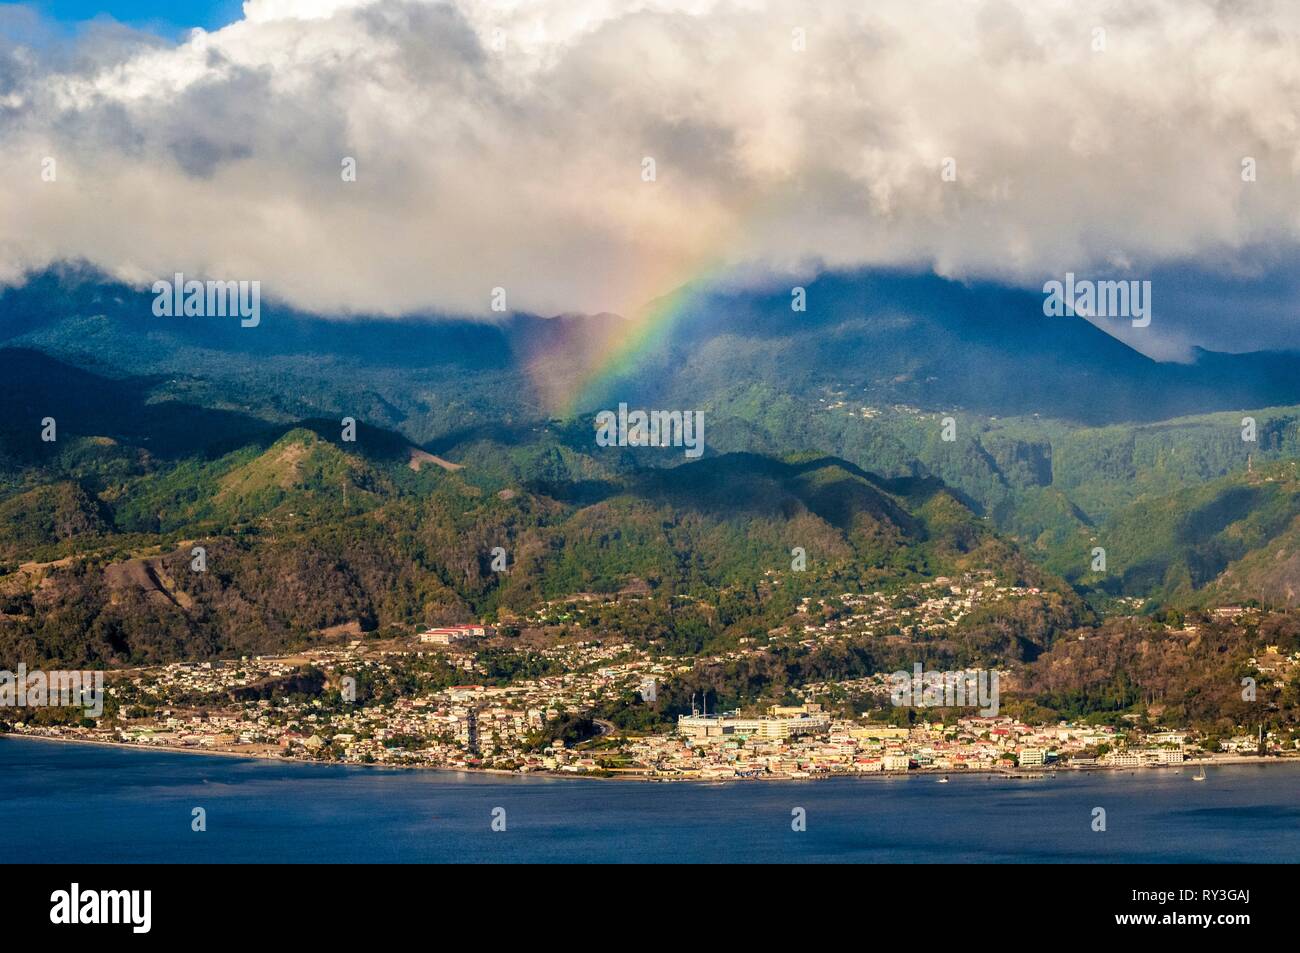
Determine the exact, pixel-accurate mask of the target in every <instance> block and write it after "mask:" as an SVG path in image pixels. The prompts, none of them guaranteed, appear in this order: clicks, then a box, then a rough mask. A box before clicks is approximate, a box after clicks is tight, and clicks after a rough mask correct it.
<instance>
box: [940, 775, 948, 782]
mask: <svg viewBox="0 0 1300 953" xmlns="http://www.w3.org/2000/svg"><path fill="white" fill-rule="evenodd" d="M939 783H940V784H947V783H948V775H946V774H945V775H944V776H943V777H941V778H940V779H939Z"/></svg>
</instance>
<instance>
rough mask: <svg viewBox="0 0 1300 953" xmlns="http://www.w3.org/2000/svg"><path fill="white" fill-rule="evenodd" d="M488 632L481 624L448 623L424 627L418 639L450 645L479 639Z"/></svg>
mask: <svg viewBox="0 0 1300 953" xmlns="http://www.w3.org/2000/svg"><path fill="white" fill-rule="evenodd" d="M488 632H489V630H488V628H487V626H483V625H448V626H442V627H441V628H433V629H425V630H424V631H423V632H421V633H420V641H421V642H425V643H432V644H433V645H451V644H452V643H453V642H463V641H465V640H466V639H481V638H483V637H484V636H485V635H487V634H488Z"/></svg>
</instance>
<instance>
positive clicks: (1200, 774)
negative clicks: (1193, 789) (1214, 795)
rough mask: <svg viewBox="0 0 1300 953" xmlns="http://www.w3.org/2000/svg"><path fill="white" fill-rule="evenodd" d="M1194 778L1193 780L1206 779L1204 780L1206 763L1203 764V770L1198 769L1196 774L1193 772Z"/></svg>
mask: <svg viewBox="0 0 1300 953" xmlns="http://www.w3.org/2000/svg"><path fill="white" fill-rule="evenodd" d="M1192 780H1193V781H1204V780H1205V765H1201V770H1200V771H1198V772H1197V773H1196V774H1193V775H1192Z"/></svg>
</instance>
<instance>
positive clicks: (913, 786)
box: [0, 738, 1300, 863]
mask: <svg viewBox="0 0 1300 953" xmlns="http://www.w3.org/2000/svg"><path fill="white" fill-rule="evenodd" d="M1191 774H1192V771H1191V770H1188V769H1184V770H1183V771H1182V773H1181V774H1179V773H1174V772H1172V771H1154V770H1152V771H1146V772H1137V773H1132V774H1127V773H1125V774H1116V773H1110V772H1095V773H1086V774H1066V773H1058V774H1057V775H1056V776H1055V777H1054V778H1051V779H1047V780H1041V781H1017V780H1009V779H994V778H987V777H978V776H970V777H961V776H953V777H952V780H951V781H950V783H948V784H938V783H936V781H935V779H934V778H933V777H907V778H899V779H897V780H884V779H849V778H845V779H837V780H828V781H803V782H800V781H792V782H753V783H729V784H717V785H705V784H643V783H632V782H607V781H584V780H580V779H567V778H538V777H532V778H510V777H506V778H498V777H488V776H483V775H472V774H451V773H443V772H426V771H394V770H383V769H374V768H348V767H337V766H332V765H300V764H278V763H275V762H265V761H251V760H249V761H245V760H240V759H233V758H222V757H205V756H201V755H188V754H167V753H161V752H151V751H131V750H117V749H112V748H105V747H96V746H90V745H70V744H60V743H52V742H41V741H32V740H27V739H14V738H0V831H3V839H4V844H5V853H6V857H7V859H9V860H11V861H18V862H24V863H26V862H41V861H59V862H119V861H133V862H151V861H178V862H191V861H194V862H230V861H288V862H300V861H301V862H310V861H329V862H342V863H355V862H362V861H376V862H385V861H397V862H438V861H471V862H472V861H538V862H540V861H569V862H575V861H576V862H584V861H610V862H630V863H644V862H656V861H675V862H689V863H700V862H711V861H794V862H828V861H829V862H874V863H891V862H894V863H897V862H912V861H949V862H989V861H1004V862H1005V861H1011V862H1015V861H1037V862H1043V861H1046V862H1071V861H1123V862H1143V861H1171V862H1182V861H1188V862H1192V861H1210V862H1214V861H1229V862H1231V861H1245V862H1261V861H1282V862H1295V861H1300V765H1286V766H1278V765H1273V766H1268V767H1259V766H1239V767H1222V768H1211V769H1209V771H1208V774H1209V778H1208V780H1206V781H1204V782H1201V783H1194V782H1193V781H1192V780H1191ZM195 807H202V808H204V809H205V810H206V811H207V828H208V829H207V831H206V832H204V833H195V832H193V831H191V829H190V825H191V817H192V815H191V811H192V810H193V808H195ZM498 807H501V808H504V809H505V812H506V826H507V830H506V831H505V832H493V831H492V829H491V820H492V812H493V810H494V809H495V808H498ZM796 807H801V808H803V809H804V810H805V811H806V814H807V830H806V831H803V832H795V831H792V830H791V819H792V814H791V812H792V810H793V809H794V808H796ZM1095 807H1103V808H1105V810H1106V822H1107V823H1106V826H1107V830H1106V831H1105V832H1104V833H1097V832H1094V831H1093V830H1092V811H1093V808H1095Z"/></svg>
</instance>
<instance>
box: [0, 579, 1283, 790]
mask: <svg viewBox="0 0 1300 953" xmlns="http://www.w3.org/2000/svg"><path fill="white" fill-rule="evenodd" d="M1035 592H1036V590H1030V589H1023V590H1021V589H1017V588H1016V587H1012V586H1006V585H1001V584H999V583H998V582H997V581H995V580H994V579H993V578H991V577H990V576H987V575H986V574H978V573H976V574H970V575H968V576H966V577H964V578H962V579H959V580H952V579H946V578H941V579H938V580H934V581H932V582H927V583H922V584H918V585H916V586H914V587H912V588H911V589H910V590H908V591H907V592H905V593H903V594H901V596H900V595H899V594H897V593H895V594H892V595H889V596H886V595H882V594H880V593H874V594H857V595H855V594H849V593H845V594H842V595H841V596H839V597H838V599H837V601H838V602H839V603H840V604H842V605H844V606H847V607H849V610H850V611H849V612H848V614H846V615H844V616H843V617H841V618H833V619H830V620H826V619H825V618H824V616H822V615H817V614H815V613H811V612H809V611H807V610H809V608H810V607H809V606H808V605H807V604H806V603H807V602H808V601H809V600H807V599H805V600H804V603H805V605H803V607H802V610H801V613H800V614H799V616H798V617H797V618H798V619H799V620H802V621H801V622H799V623H798V624H787V625H783V626H780V627H777V628H776V629H774V630H773V631H772V632H771V633H769V638H768V640H767V644H765V645H759V644H756V643H755V642H754V641H752V640H741V642H742V644H741V645H739V646H738V647H737V648H735V649H734V650H732V651H729V652H726V653H723V654H719V655H715V656H708V657H685V656H672V655H666V654H662V653H658V652H656V651H654V650H653V649H652V648H648V647H638V646H635V645H633V644H631V643H630V642H628V641H625V640H622V639H619V638H615V637H609V636H607V635H601V634H600V633H598V632H594V631H592V630H590V629H587V628H584V627H583V625H582V622H581V620H582V618H583V616H584V614H586V613H588V612H589V611H590V610H591V609H592V607H593V601H592V600H591V599H570V600H562V601H560V602H557V603H548V604H546V605H543V606H541V607H539V608H538V609H537V610H536V611H535V613H534V614H533V616H532V618H531V619H529V620H527V621H529V622H531V623H534V624H537V625H542V624H544V623H547V622H550V623H555V622H558V621H560V620H563V621H564V624H565V626H566V627H567V628H566V629H565V631H566V632H568V633H570V634H569V635H568V636H567V637H564V638H560V639H555V640H550V641H542V642H539V643H536V644H531V643H530V645H529V646H528V647H527V649H526V650H519V649H516V648H512V647H510V646H504V645H503V644H502V643H503V641H505V642H509V641H510V640H509V639H503V638H502V637H501V636H500V635H499V634H498V633H497V632H496V630H495V628H494V626H493V625H492V624H489V623H481V624H480V623H472V624H457V625H446V626H434V627H426V628H424V629H421V630H419V631H415V632H412V633H411V634H410V635H409V636H406V637H403V638H390V639H383V640H377V641H367V640H364V639H351V640H350V641H348V642H346V643H343V644H333V645H322V646H319V647H316V648H312V649H310V650H307V651H303V652H301V653H298V654H295V655H286V656H275V657H269V656H268V657H245V658H241V659H238V660H214V661H204V662H187V663H173V664H169V665H163V666H158V667H151V668H147V669H137V670H131V671H123V672H118V673H113V674H112V675H111V676H110V679H109V681H108V687H107V690H106V691H107V698H108V706H107V710H106V711H105V713H104V714H103V716H102V717H99V718H97V719H90V718H83V719H80V720H65V721H52V720H42V719H40V718H31V719H28V720H22V721H17V722H14V723H13V724H11V725H10V728H11V730H12V731H14V732H15V733H17V734H25V735H30V736H41V737H48V738H63V739H70V740H81V741H99V742H104V743H113V744H125V745H133V746H143V747H150V748H157V749H168V750H192V751H200V752H210V753H223V754H236V755H245V756H251V757H262V758H279V759H290V760H303V761H324V762H337V763H343V764H364V765H380V766H390V767H409V768H417V767H423V768H444V769H459V770H486V771H501V772H514V773H529V772H555V773H559V774H571V775H586V776H593V777H604V778H629V779H643V780H661V781H672V780H691V779H697V780H728V779H764V778H818V777H829V776H842V775H877V774H878V775H882V776H895V775H900V774H905V773H909V772H915V773H933V774H937V775H939V776H940V777H942V776H944V775H946V774H948V773H956V772H962V773H966V772H1003V773H1007V774H1010V775H1012V776H1016V777H1026V778H1031V777H1043V776H1046V775H1048V774H1050V772H1051V771H1053V770H1058V769H1059V770H1078V769H1106V768H1111V769H1139V768H1148V767H1173V768H1175V769H1176V768H1177V767H1178V766H1180V765H1182V764H1184V763H1185V762H1187V761H1194V760H1195V761H1208V760H1213V761H1217V762H1223V761H1232V760H1244V759H1254V758H1256V757H1259V756H1269V757H1300V751H1297V748H1296V744H1297V743H1296V740H1295V736H1294V735H1281V734H1278V733H1276V732H1273V731H1264V730H1262V729H1261V730H1259V731H1258V732H1256V733H1246V732H1242V733H1240V734H1238V735H1236V736H1233V737H1229V738H1226V739H1218V740H1216V741H1215V743H1214V744H1213V746H1212V747H1213V750H1207V745H1206V739H1205V738H1203V737H1200V736H1198V735H1197V734H1196V733H1195V732H1192V731H1189V730H1186V729H1182V728H1179V727H1178V726H1173V725H1171V726H1151V725H1144V726H1142V727H1138V726H1137V725H1136V724H1128V725H1125V724H1118V725H1117V724H1095V723H1088V722H1086V721H1077V722H1076V721H1069V720H1063V721H1057V722H1054V723H1051V724H1027V723H1025V722H1023V721H1022V720H1020V719H1018V718H1017V717H1015V716H1014V715H1011V714H990V713H989V712H988V711H976V710H975V707H974V705H973V703H972V705H970V706H967V707H964V708H952V707H921V708H917V709H915V710H914V712H913V713H912V715H911V717H909V718H908V719H906V720H903V721H902V722H901V723H900V720H899V719H897V718H894V719H891V718H890V717H889V715H890V713H891V711H892V712H895V713H896V712H897V708H896V707H891V705H890V693H891V675H890V673H887V672H877V673H874V674H872V675H870V676H866V677H861V678H852V679H843V680H838V681H833V682H807V683H805V684H802V685H800V686H798V687H797V688H796V689H795V694H796V695H797V698H792V699H789V701H788V702H787V703H782V704H768V705H765V706H762V707H757V708H754V709H753V710H749V711H744V712H742V711H739V710H717V700H716V695H714V697H713V710H710V692H708V691H705V692H701V693H697V694H696V695H695V696H694V697H692V698H691V699H690V704H689V710H678V711H677V713H676V714H675V715H673V714H672V713H668V714H667V715H660V717H659V719H658V721H653V720H651V721H650V722H649V723H650V724H651V725H652V726H653V727H651V728H650V729H648V730H631V729H627V728H623V729H620V728H619V727H618V726H616V725H614V724H613V723H611V721H610V720H608V718H606V717H601V712H602V711H605V710H607V709H608V706H609V705H611V704H612V703H614V702H615V701H618V700H621V701H622V703H623V704H631V705H634V706H635V705H642V706H651V705H653V703H654V702H655V701H656V698H657V696H658V693H659V692H660V691H661V689H662V688H663V687H666V686H668V685H670V684H671V683H672V682H673V680H674V679H676V678H679V677H681V676H683V675H685V674H687V673H690V672H692V671H694V670H697V669H698V668H699V667H701V666H704V667H706V668H707V667H708V666H710V665H720V664H727V663H736V662H738V661H740V660H743V659H745V658H747V657H753V656H756V655H758V654H760V653H762V652H764V651H768V650H769V649H770V648H771V646H772V645H773V644H778V645H779V644H786V645H798V646H803V645H825V644H833V643H835V642H837V641H839V640H844V639H847V638H849V637H850V636H851V635H853V634H854V633H861V632H863V631H882V632H896V633H902V632H908V631H912V630H915V629H916V627H918V626H924V627H926V628H927V629H931V630H933V629H934V628H936V627H937V628H943V627H950V626H953V625H956V624H957V622H958V621H960V619H961V618H962V617H963V616H964V615H965V614H966V613H969V612H971V611H973V610H975V609H977V608H978V607H979V606H980V605H981V604H983V603H985V602H987V601H989V600H993V599H1001V600H1005V599H1014V598H1017V597H1023V596H1029V595H1033V594H1034V593H1035ZM574 633H576V634H574ZM1297 661H1300V660H1297V659H1294V658H1288V657H1283V656H1278V655H1277V654H1276V653H1275V652H1272V651H1271V650H1270V652H1269V653H1266V654H1265V655H1263V656H1262V657H1261V658H1259V659H1252V660H1251V663H1252V664H1254V665H1256V666H1257V670H1259V671H1276V670H1278V669H1285V670H1286V671H1288V672H1289V671H1291V670H1293V669H1294V667H1295V666H1296V663H1297ZM993 674H994V675H995V676H996V675H997V674H998V673H993ZM1003 674H1004V675H1005V674H1009V673H1003ZM995 684H996V680H995ZM918 697H919V692H918ZM896 704H897V703H896V702H895V705H896Z"/></svg>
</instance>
